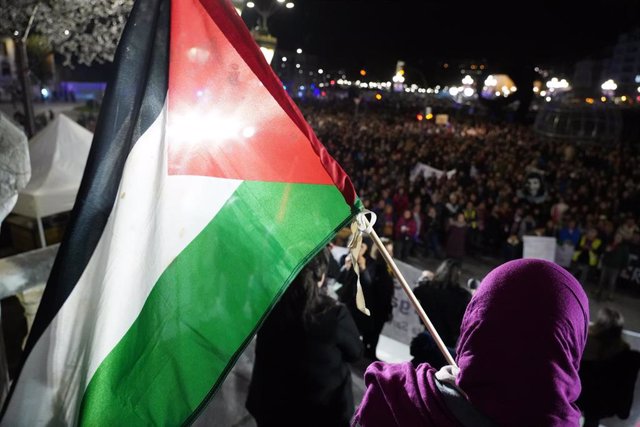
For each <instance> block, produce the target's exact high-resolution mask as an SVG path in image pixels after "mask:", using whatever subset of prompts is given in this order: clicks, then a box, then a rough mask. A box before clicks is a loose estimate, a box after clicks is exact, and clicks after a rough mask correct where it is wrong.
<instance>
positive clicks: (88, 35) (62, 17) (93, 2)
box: [0, 0, 133, 66]
mask: <svg viewBox="0 0 640 427" xmlns="http://www.w3.org/2000/svg"><path fill="white" fill-rule="evenodd" d="M36 4H37V5H38V9H37V13H36V15H35V20H34V22H33V28H32V30H31V31H34V32H37V33H38V34H41V35H43V36H45V37H46V38H47V39H48V40H49V42H50V43H51V46H52V47H53V49H54V50H55V51H56V52H58V53H60V54H62V55H63V56H64V58H65V61H64V65H67V66H71V65H73V64H74V63H79V64H84V65H91V64H93V63H94V62H98V63H103V62H105V61H112V60H113V55H114V54H115V51H116V47H117V45H118V40H119V39H120V34H121V33H122V29H123V28H124V24H125V22H126V20H127V16H128V14H129V11H130V10H131V7H132V6H133V0H42V1H30V2H29V1H25V0H0V9H1V10H2V13H1V14H0V34H8V35H11V34H14V32H15V31H18V32H19V33H20V34H22V33H23V32H24V31H25V30H26V28H27V24H28V22H29V17H30V16H31V13H32V12H33V9H34V7H35V6H36Z"/></svg>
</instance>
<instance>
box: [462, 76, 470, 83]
mask: <svg viewBox="0 0 640 427" xmlns="http://www.w3.org/2000/svg"><path fill="white" fill-rule="evenodd" d="M462 84H463V85H472V84H473V78H472V77H471V76H469V75H467V76H465V77H464V79H462Z"/></svg>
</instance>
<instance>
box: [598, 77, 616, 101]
mask: <svg viewBox="0 0 640 427" xmlns="http://www.w3.org/2000/svg"><path fill="white" fill-rule="evenodd" d="M600 88H602V93H603V94H604V95H605V96H607V97H613V96H614V95H615V92H616V89H618V85H617V84H616V82H614V81H613V79H609V80H607V81H606V82H604V83H602V85H600ZM603 102H604V101H603Z"/></svg>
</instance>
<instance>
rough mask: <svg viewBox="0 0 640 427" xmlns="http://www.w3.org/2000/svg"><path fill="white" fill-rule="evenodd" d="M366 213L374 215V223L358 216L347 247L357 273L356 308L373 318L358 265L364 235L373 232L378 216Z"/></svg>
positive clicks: (353, 223)
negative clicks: (365, 297) (363, 289)
mask: <svg viewBox="0 0 640 427" xmlns="http://www.w3.org/2000/svg"><path fill="white" fill-rule="evenodd" d="M365 212H367V213H370V214H371V215H372V217H371V221H372V222H369V221H368V220H367V218H366V217H365V216H364V215H362V214H358V215H357V216H356V219H355V220H354V221H353V222H352V223H351V238H350V239H349V244H348V245H347V246H348V248H349V255H350V256H351V265H352V267H353V271H354V272H355V273H356V307H357V308H358V310H360V311H361V312H362V313H364V314H366V315H367V316H371V312H370V311H369V309H368V308H367V304H366V301H365V300H364V292H363V291H362V284H361V283H360V266H359V265H358V258H360V249H361V247H362V234H363V233H367V234H368V233H369V232H370V231H373V228H372V227H373V224H375V222H376V214H374V213H373V212H370V211H365ZM361 215H362V216H361ZM363 218H364V220H363ZM365 221H366V222H365Z"/></svg>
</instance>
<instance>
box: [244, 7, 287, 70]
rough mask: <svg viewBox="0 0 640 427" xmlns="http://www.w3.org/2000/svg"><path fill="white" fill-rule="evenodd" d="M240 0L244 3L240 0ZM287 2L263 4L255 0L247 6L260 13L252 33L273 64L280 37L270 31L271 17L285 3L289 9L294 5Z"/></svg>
mask: <svg viewBox="0 0 640 427" xmlns="http://www.w3.org/2000/svg"><path fill="white" fill-rule="evenodd" d="M238 2H239V3H243V2H242V1H239V0H238ZM285 2H286V0H276V1H271V2H269V4H268V5H267V6H265V5H263V3H260V4H256V3H255V2H253V1H249V2H247V3H246V6H247V8H249V9H252V10H255V11H256V12H257V13H258V15H260V18H259V19H258V23H257V25H256V27H255V28H254V29H253V30H251V35H252V36H253V38H254V40H255V41H256V43H257V44H258V46H260V51H261V52H262V54H263V55H264V57H265V59H266V60H267V62H268V63H269V64H271V60H272V59H273V56H274V54H275V51H276V46H277V44H278V39H276V38H275V37H274V36H272V35H271V34H270V33H269V26H268V22H269V18H270V17H271V16H272V15H273V14H275V13H277V12H278V11H280V10H281V6H282V5H283V4H284V5H285V7H286V8H287V9H291V8H293V7H294V3H293V2H286V3H285ZM236 10H238V8H236ZM241 12H242V9H240V13H241Z"/></svg>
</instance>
